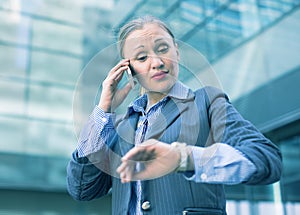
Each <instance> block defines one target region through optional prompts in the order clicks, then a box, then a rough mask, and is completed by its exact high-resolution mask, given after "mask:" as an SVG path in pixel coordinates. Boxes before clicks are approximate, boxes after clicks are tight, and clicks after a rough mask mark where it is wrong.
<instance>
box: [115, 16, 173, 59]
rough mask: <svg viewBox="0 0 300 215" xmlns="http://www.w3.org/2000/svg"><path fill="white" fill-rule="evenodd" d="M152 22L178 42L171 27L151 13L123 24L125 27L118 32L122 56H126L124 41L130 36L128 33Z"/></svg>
mask: <svg viewBox="0 0 300 215" xmlns="http://www.w3.org/2000/svg"><path fill="white" fill-rule="evenodd" d="M152 23H154V24H157V25H158V26H160V27H161V28H162V29H164V30H165V31H166V32H167V33H168V34H169V35H170V36H171V37H172V38H173V42H174V44H175V43H176V42H175V37H174V34H173V33H172V31H171V30H170V28H169V27H168V26H167V25H166V24H165V23H164V22H163V21H161V20H160V19H158V18H156V17H154V16H149V15H147V16H143V17H139V18H136V19H133V20H131V21H129V22H128V23H126V24H125V25H123V27H121V28H120V31H119V34H118V48H119V54H120V56H121V57H122V58H123V57H124V56H123V48H124V43H125V40H126V38H127V37H128V35H129V34H130V33H131V32H133V31H135V30H138V29H142V28H143V27H144V25H146V24H152Z"/></svg>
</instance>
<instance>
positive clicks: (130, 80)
mask: <svg viewBox="0 0 300 215" xmlns="http://www.w3.org/2000/svg"><path fill="white" fill-rule="evenodd" d="M126 74H127V77H128V81H129V83H130V85H131V88H134V87H135V85H136V81H135V80H134V77H133V75H134V73H133V69H132V67H131V66H130V65H129V66H128V69H127V70H126Z"/></svg>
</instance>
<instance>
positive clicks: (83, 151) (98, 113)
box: [77, 106, 116, 157]
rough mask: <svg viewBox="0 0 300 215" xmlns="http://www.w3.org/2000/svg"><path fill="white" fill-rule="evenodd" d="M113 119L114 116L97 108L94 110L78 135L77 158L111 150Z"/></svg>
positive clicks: (113, 130)
mask: <svg viewBox="0 0 300 215" xmlns="http://www.w3.org/2000/svg"><path fill="white" fill-rule="evenodd" d="M114 117H115V116H114V114H109V113H105V112H104V111H103V110H102V109H100V108H99V107H98V106H96V107H95V108H94V110H93V112H92V114H91V116H90V118H89V120H88V122H87V123H86V124H85V126H84V127H83V129H82V131H81V134H80V138H79V141H78V146H77V151H78V156H79V157H86V156H88V155H90V154H93V153H95V152H97V151H99V150H103V149H106V150H107V149H109V148H112V145H113V143H112V140H113V139H114V138H112V137H113V136H114V135H116V132H115V128H114ZM107 146H108V147H107Z"/></svg>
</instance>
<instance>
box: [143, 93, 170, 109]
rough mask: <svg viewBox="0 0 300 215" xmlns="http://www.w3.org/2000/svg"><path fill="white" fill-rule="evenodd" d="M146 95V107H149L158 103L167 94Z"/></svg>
mask: <svg viewBox="0 0 300 215" xmlns="http://www.w3.org/2000/svg"><path fill="white" fill-rule="evenodd" d="M147 95H148V103H147V107H148V108H149V107H151V106H152V105H154V104H156V103H157V102H159V101H160V100H161V99H162V98H164V97H165V96H166V95H167V94H165V93H158V92H147Z"/></svg>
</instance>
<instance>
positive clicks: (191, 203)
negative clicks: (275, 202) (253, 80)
mask: <svg viewBox="0 0 300 215" xmlns="http://www.w3.org/2000/svg"><path fill="white" fill-rule="evenodd" d="M119 44H120V50H119V51H120V55H121V56H122V58H124V59H123V60H121V61H120V62H119V63H118V64H117V65H116V66H115V67H114V68H112V69H111V71H110V72H109V73H108V76H107V77H106V79H105V80H104V81H103V88H102V93H101V98H100V101H99V104H98V105H97V106H96V107H95V109H94V111H93V113H92V114H91V117H90V119H89V121H88V123H87V124H86V125H85V126H84V128H83V130H82V133H81V136H80V139H79V144H78V147H77V150H76V151H75V152H74V153H73V156H72V159H71V161H70V163H69V165H68V190H69V193H70V194H71V195H72V196H73V197H74V198H75V199H77V200H91V199H94V198H98V197H101V196H103V195H106V194H107V193H108V192H109V190H110V189H111V188H112V204H113V207H112V211H113V214H157V215H162V214H163V215H174V214H206V215H214V214H222V215H224V214H226V208H225V204H226V202H225V195H224V190H223V185H224V184H239V183H244V184H269V183H273V182H275V181H278V180H279V178H280V174H281V154H280V152H279V150H278V148H277V147H276V146H275V145H274V144H273V143H271V142H270V141H269V140H268V139H266V138H265V137H264V136H263V135H262V134H261V133H260V132H259V131H258V130H257V129H255V127H254V126H253V125H252V124H251V123H249V122H248V121H246V120H244V119H243V118H242V117H241V116H240V114H239V113H238V112H237V111H236V110H235V109H234V107H233V106H232V105H231V104H230V103H229V101H228V98H227V97H226V95H225V94H224V93H222V92H221V91H220V90H218V89H216V88H213V87H205V88H201V89H199V90H197V91H192V90H190V89H189V88H187V87H186V86H184V85H183V84H182V83H180V82H179V81H178V80H177V78H178V72H179V66H178V61H179V59H180V55H179V51H178V47H177V44H176V41H175V39H174V35H173V34H172V32H171V31H170V30H169V28H168V27H167V26H166V25H165V24H164V23H163V22H161V21H160V20H158V19H156V18H154V17H143V18H138V19H135V20H132V21H130V22H129V23H127V24H126V25H125V26H123V28H122V29H121V30H120V34H119ZM129 67H130V68H131V70H133V72H134V74H135V77H136V79H137V81H138V82H139V83H140V85H141V86H142V87H143V89H144V91H145V93H144V94H143V95H141V97H139V98H138V99H136V100H135V101H134V102H133V103H132V104H131V105H130V106H129V108H128V111H127V113H126V114H125V115H124V117H122V118H120V119H115V114H114V113H113V111H114V110H115V108H117V107H118V106H119V105H120V104H121V102H122V101H123V100H124V98H125V97H126V96H127V95H128V93H129V91H130V89H131V86H130V84H127V85H126V86H125V87H124V88H122V89H118V88H117V86H118V83H119V82H120V80H121V79H122V76H123V74H124V72H125V71H126V70H128V68H129Z"/></svg>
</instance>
